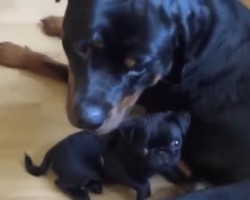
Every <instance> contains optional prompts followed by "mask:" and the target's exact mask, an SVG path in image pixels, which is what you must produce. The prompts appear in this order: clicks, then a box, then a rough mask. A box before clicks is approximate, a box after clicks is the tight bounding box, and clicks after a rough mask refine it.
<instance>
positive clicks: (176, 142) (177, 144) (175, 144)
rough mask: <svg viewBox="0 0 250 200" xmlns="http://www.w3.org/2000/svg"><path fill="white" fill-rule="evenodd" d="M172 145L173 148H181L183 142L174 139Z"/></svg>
mask: <svg viewBox="0 0 250 200" xmlns="http://www.w3.org/2000/svg"><path fill="white" fill-rule="evenodd" d="M170 145H171V148H172V149H176V148H179V147H180V145H181V142H180V141H179V140H174V141H172V142H171V144H170Z"/></svg>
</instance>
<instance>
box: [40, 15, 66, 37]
mask: <svg viewBox="0 0 250 200" xmlns="http://www.w3.org/2000/svg"><path fill="white" fill-rule="evenodd" d="M41 23H42V29H43V31H44V33H45V34H46V35H48V36H52V37H60V36H61V35H62V23H63V17H57V16H48V17H45V18H44V19H42V20H41Z"/></svg>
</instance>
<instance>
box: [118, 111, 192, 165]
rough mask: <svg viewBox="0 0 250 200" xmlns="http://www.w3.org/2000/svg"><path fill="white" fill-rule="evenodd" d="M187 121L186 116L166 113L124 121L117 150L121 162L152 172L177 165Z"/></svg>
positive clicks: (188, 119)
mask: <svg viewBox="0 0 250 200" xmlns="http://www.w3.org/2000/svg"><path fill="white" fill-rule="evenodd" d="M190 120H191V116H190V114H189V113H188V112H167V113H157V114H152V115H149V116H146V117H139V118H136V119H132V120H128V121H124V122H123V123H122V124H121V125H120V126H119V129H118V130H119V132H120V133H121V134H120V137H119V140H118V141H119V142H118V143H117V144H118V145H117V147H118V149H120V150H121V152H123V154H124V158H126V157H129V159H130V160H131V159H132V161H131V162H134V161H135V160H137V162H138V163H139V162H141V163H144V164H145V166H147V167H148V168H151V169H157V168H159V167H162V166H163V165H164V166H166V165H167V166H172V165H176V164H177V162H178V161H179V159H180V154H181V147H182V141H183V137H184V135H185V134H186V132H187V131H188V128H189V124H190Z"/></svg>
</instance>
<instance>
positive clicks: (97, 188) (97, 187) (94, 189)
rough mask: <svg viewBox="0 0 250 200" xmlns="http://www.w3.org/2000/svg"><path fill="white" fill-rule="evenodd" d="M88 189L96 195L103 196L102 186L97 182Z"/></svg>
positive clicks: (90, 184) (88, 186)
mask: <svg viewBox="0 0 250 200" xmlns="http://www.w3.org/2000/svg"><path fill="white" fill-rule="evenodd" d="M87 189H88V190H89V191H90V192H92V193H94V194H102V185H101V184H100V183H97V182H92V183H89V184H88V185H87Z"/></svg>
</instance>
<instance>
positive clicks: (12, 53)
mask: <svg viewBox="0 0 250 200" xmlns="http://www.w3.org/2000/svg"><path fill="white" fill-rule="evenodd" d="M0 65H5V66H6V67H10V68H16V69H25V70H28V71H31V72H35V73H37V74H40V75H44V76H47V77H49V78H52V79H55V80H59V81H63V82H67V80H68V67H67V66H66V65H65V64H62V63H59V62H57V61H55V60H53V59H51V58H50V57H48V56H46V55H44V54H41V53H38V52H35V51H32V50H31V49H29V48H27V47H22V46H19V45H16V44H13V43H11V42H3V43H0Z"/></svg>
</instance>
